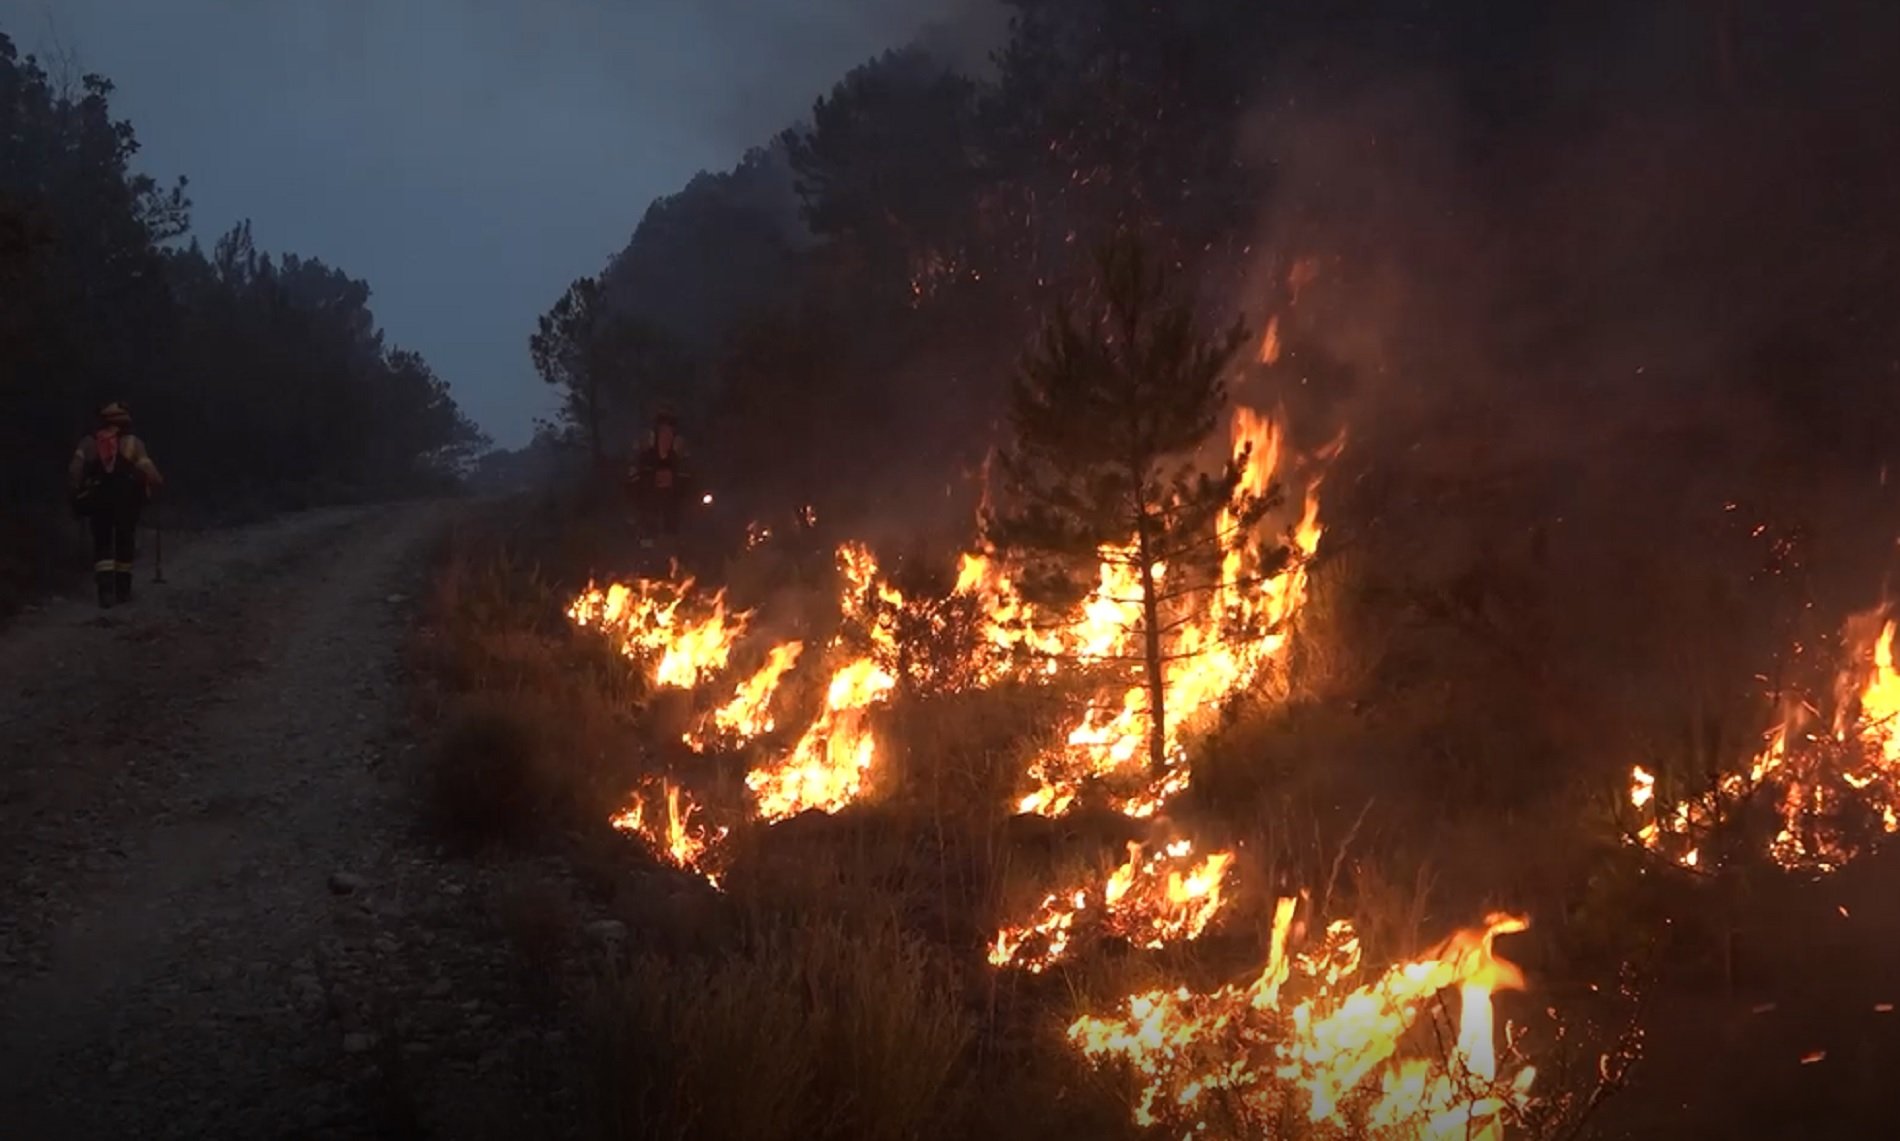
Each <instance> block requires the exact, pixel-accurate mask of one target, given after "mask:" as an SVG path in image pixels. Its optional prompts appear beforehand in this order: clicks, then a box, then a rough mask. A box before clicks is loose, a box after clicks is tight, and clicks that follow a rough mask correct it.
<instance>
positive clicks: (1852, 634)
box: [1629, 605, 1900, 872]
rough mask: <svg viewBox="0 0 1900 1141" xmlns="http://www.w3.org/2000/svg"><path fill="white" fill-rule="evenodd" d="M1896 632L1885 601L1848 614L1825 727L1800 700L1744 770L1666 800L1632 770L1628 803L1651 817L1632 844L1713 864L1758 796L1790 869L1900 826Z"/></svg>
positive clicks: (1849, 855)
mask: <svg viewBox="0 0 1900 1141" xmlns="http://www.w3.org/2000/svg"><path fill="white" fill-rule="evenodd" d="M1894 632H1895V622H1894V620H1893V619H1892V618H1891V617H1890V616H1889V608H1888V607H1886V606H1884V605H1883V606H1880V607H1877V608H1875V609H1874V610H1871V611H1868V612H1866V613H1863V614H1857V615H1854V616H1853V617H1851V618H1849V619H1848V621H1847V626H1846V630H1845V633H1844V636H1843V638H1842V644H1843V645H1844V646H1845V647H1846V648H1847V651H1848V652H1847V657H1848V665H1847V667H1846V668H1845V669H1843V670H1842V671H1841V673H1840V675H1839V677H1838V679H1837V680H1836V683H1835V687H1834V693H1833V694H1832V717H1831V729H1829V730H1828V731H1823V732H1815V731H1812V730H1811V729H1810V728H1809V727H1810V726H1811V725H1812V724H1814V723H1815V722H1816V721H1817V720H1819V718H1818V717H1817V716H1816V715H1815V714H1814V713H1813V711H1812V710H1811V709H1810V708H1809V707H1808V706H1806V705H1801V704H1796V705H1794V706H1792V707H1791V708H1790V710H1789V712H1788V713H1787V714H1786V715H1785V716H1784V717H1783V719H1782V722H1781V724H1779V725H1778V726H1776V727H1775V729H1774V731H1773V732H1772V733H1771V734H1770V735H1769V738H1768V743H1767V745H1766V746H1765V747H1764V748H1763V749H1762V751H1761V752H1760V753H1759V754H1757V755H1756V757H1755V758H1754V760H1753V762H1752V763H1751V764H1750V765H1749V769H1748V772H1747V773H1745V774H1744V773H1728V774H1726V775H1724V776H1721V777H1720V778H1718V779H1717V780H1715V782H1714V783H1713V785H1712V786H1711V787H1710V788H1708V789H1705V790H1703V791H1702V792H1700V793H1698V794H1696V795H1693V796H1690V797H1688V798H1686V799H1684V800H1681V801H1678V802H1676V803H1674V804H1671V805H1668V806H1664V805H1662V804H1660V803H1659V802H1657V800H1656V793H1655V783H1656V779H1655V776H1654V775H1653V774H1652V773H1650V772H1649V771H1648V770H1646V769H1644V768H1642V767H1640V766H1639V767H1637V768H1636V769H1635V770H1633V772H1632V774H1631V782H1630V792H1629V796H1630V803H1631V805H1632V806H1633V807H1634V808H1636V809H1637V810H1638V811H1639V812H1641V813H1643V814H1644V815H1645V816H1646V817H1647V819H1645V820H1644V822H1643V823H1642V825H1641V826H1640V827H1639V829H1638V831H1637V833H1636V836H1635V839H1636V841H1637V842H1638V843H1640V844H1641V845H1642V846H1644V847H1645V848H1648V849H1649V850H1651V851H1653V852H1655V853H1657V854H1658V855H1660V856H1662V857H1664V858H1665V859H1668V860H1671V861H1672V862H1674V863H1676V864H1677V865H1679V866H1681V867H1685V868H1702V867H1708V866H1710V864H1711V861H1710V860H1709V859H1708V857H1707V854H1706V853H1705V849H1706V848H1707V847H1708V844H1709V842H1710V840H1711V839H1712V838H1713V837H1714V835H1715V834H1716V833H1717V832H1718V831H1720V830H1721V829H1723V828H1724V827H1725V826H1726V825H1728V824H1730V823H1731V822H1734V821H1738V820H1741V819H1743V817H1744V809H1746V808H1747V806H1748V805H1750V804H1753V803H1760V804H1763V805H1765V806H1767V808H1768V809H1770V810H1771V811H1772V812H1773V815H1774V817H1775V820H1776V829H1777V830H1776V832H1775V835H1774V837H1773V839H1772V840H1771V841H1769V842H1768V855H1769V857H1770V858H1771V859H1773V860H1774V861H1775V862H1776V863H1778V864H1780V865H1781V866H1783V867H1785V868H1802V869H1809V870H1814V871H1823V872H1825V871H1833V870H1835V869H1837V868H1839V867H1841V866H1843V865H1844V864H1846V863H1847V862H1848V861H1850V860H1852V859H1853V858H1854V857H1856V856H1858V855H1860V854H1862V852H1864V851H1865V850H1866V847H1867V845H1868V843H1869V842H1870V840H1871V839H1872V838H1874V837H1878V836H1880V835H1883V834H1884V835H1891V834H1892V833H1894V832H1896V831H1900V734H1897V733H1896V728H1900V725H1897V723H1896V717H1900V673H1896V671H1895V669H1894V660H1893V641H1894Z"/></svg>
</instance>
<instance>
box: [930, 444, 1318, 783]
mask: <svg viewBox="0 0 1900 1141" xmlns="http://www.w3.org/2000/svg"><path fill="white" fill-rule="evenodd" d="M1231 442H1232V454H1233V455H1234V457H1235V459H1236V462H1237V463H1238V464H1239V466H1240V482H1239V486H1238V489H1237V493H1236V503H1237V504H1239V503H1245V502H1247V501H1249V500H1251V499H1254V498H1257V497H1260V496H1264V495H1266V494H1267V493H1268V492H1269V491H1270V490H1271V488H1272V486H1273V484H1274V480H1275V478H1276V475H1277V473H1278V470H1279V467H1280V461H1281V453H1282V446H1283V440H1282V434H1281V431H1280V429H1279V427H1278V425H1277V424H1276V422H1275V421H1273V420H1271V419H1269V418H1267V417H1266V416H1263V415H1261V414H1260V413H1258V412H1255V411H1254V410H1252V409H1250V408H1245V407H1242V408H1236V409H1235V411H1234V416H1233V421H1232V433H1231ZM1338 446H1339V445H1338V443H1336V444H1335V445H1334V446H1333V448H1332V449H1330V452H1336V451H1337V447H1338ZM1329 454H1330V453H1329ZM1319 488H1320V481H1319V480H1318V479H1314V480H1313V481H1312V482H1311V483H1310V484H1309V485H1308V487H1307V491H1306V498H1305V504H1304V509H1303V511H1302V513H1301V516H1300V518H1299V520H1298V521H1297V522H1296V523H1295V524H1294V525H1293V527H1292V528H1291V530H1290V532H1289V533H1288V534H1287V536H1286V542H1287V546H1288V548H1289V550H1290V554H1291V557H1290V558H1289V559H1288V560H1287V561H1286V563H1285V565H1284V566H1281V567H1279V568H1277V569H1273V570H1271V571H1269V568H1268V567H1266V566H1263V565H1262V564H1261V554H1262V551H1261V548H1262V546H1263V544H1262V543H1261V542H1260V541H1259V540H1260V539H1261V538H1263V536H1261V535H1257V534H1249V533H1245V524H1246V520H1245V518H1244V516H1243V515H1242V514H1241V512H1240V511H1239V510H1236V509H1235V508H1234V507H1232V506H1230V507H1229V508H1228V509H1226V510H1224V511H1222V512H1221V514H1220V516H1219V518H1218V520H1217V524H1216V525H1217V527H1218V534H1219V537H1220V539H1221V545H1222V548H1223V552H1224V553H1223V555H1222V559H1221V564H1220V570H1219V578H1218V581H1217V582H1215V583H1214V584H1213V587H1212V589H1211V590H1210V591H1207V592H1203V593H1202V594H1200V595H1199V596H1197V597H1194V598H1191V599H1190V600H1189V603H1190V604H1191V605H1195V604H1197V605H1198V608H1197V609H1192V610H1189V611H1188V612H1186V613H1182V614H1170V615H1167V616H1166V617H1167V620H1168V621H1169V623H1170V625H1171V626H1172V627H1173V633H1172V635H1171V636H1172V639H1173V644H1172V645H1171V646H1170V647H1169V650H1168V653H1167V658H1168V659H1169V660H1168V663H1167V670H1166V673H1165V674H1164V678H1163V687H1162V689H1163V703H1164V707H1165V710H1166V721H1167V724H1166V725H1165V726H1164V727H1163V735H1164V738H1165V740H1166V748H1165V754H1166V759H1167V765H1166V768H1165V770H1164V771H1163V772H1161V773H1158V774H1147V775H1146V776H1145V781H1144V783H1143V786H1142V787H1141V788H1140V789H1139V790H1138V791H1135V792H1133V793H1122V794H1119V795H1115V796H1112V797H1111V803H1113V804H1114V806H1115V807H1116V808H1117V809H1118V810H1119V811H1121V812H1123V813H1125V814H1127V815H1129V816H1133V817H1137V818H1144V817H1148V816H1152V815H1154V813H1155V812H1157V811H1158V810H1159V808H1160V807H1161V805H1163V804H1165V803H1166V802H1167V801H1168V800H1169V799H1170V798H1172V797H1174V796H1176V795H1178V794H1179V793H1180V792H1182V791H1183V790H1185V789H1186V788H1187V784H1188V774H1187V769H1186V767H1185V765H1183V764H1182V762H1183V760H1184V759H1185V755H1186V754H1185V749H1184V746H1183V740H1182V737H1183V731H1184V729H1185V728H1186V727H1187V726H1189V725H1191V724H1193V723H1194V722H1195V721H1197V720H1198V719H1201V718H1204V717H1205V716H1206V715H1208V714H1209V713H1211V712H1213V711H1214V710H1216V709H1218V708H1219V707H1220V705H1221V704H1223V703H1224V702H1226V701H1227V700H1228V699H1229V698H1231V697H1232V696H1233V695H1235V694H1237V693H1240V692H1242V691H1244V690H1246V689H1248V688H1249V687H1251V686H1252V685H1253V684H1254V683H1255V681H1257V680H1258V678H1259V676H1260V673H1261V671H1262V670H1263V669H1264V668H1265V667H1267V666H1268V665H1269V664H1270V663H1272V662H1274V661H1276V660H1278V659H1280V658H1281V657H1282V656H1283V655H1284V652H1285V650H1286V647H1287V631H1288V627H1289V622H1290V619H1291V618H1292V617H1293V615H1294V614H1295V613H1296V612H1297V611H1298V609H1299V607H1300V605H1301V603H1302V602H1304V601H1305V597H1306V578H1307V567H1308V564H1309V562H1310V561H1311V559H1312V556H1313V554H1314V552H1315V551H1317V550H1318V548H1319V541H1320V537H1321V535H1322V534H1323V531H1322V528H1321V526H1320V522H1319ZM1139 569H1140V564H1139V560H1138V559H1137V558H1136V557H1135V546H1134V544H1133V543H1132V542H1131V543H1129V544H1127V545H1124V546H1120V547H1109V548H1104V550H1103V551H1102V557H1101V566H1100V571H1099V580H1098V585H1097V586H1096V589H1095V591H1094V592H1093V593H1092V594H1091V595H1090V596H1089V598H1088V600H1087V602H1086V603H1085V604H1084V606H1083V608H1082V612H1081V615H1080V617H1079V618H1077V619H1076V620H1074V621H1073V622H1072V623H1070V624H1069V625H1067V626H1066V627H1056V628H1054V629H1050V628H1048V627H1047V626H1046V625H1045V626H1041V627H1038V626H1037V625H1036V624H1035V619H1036V617H1037V616H1036V615H1035V614H1034V613H1033V610H1032V608H1029V607H1028V606H1027V605H1026V604H1024V603H1022V602H1021V600H1020V599H1017V598H1015V597H1013V592H1011V591H1010V590H1009V584H1008V579H1007V577H1006V576H1004V575H1002V574H1000V573H998V572H997V571H996V570H995V569H994V568H993V567H991V566H990V565H989V564H988V563H987V561H982V560H975V559H966V560H965V563H964V565H963V567H962V568H961V574H960V575H959V588H960V589H963V588H966V587H970V588H978V589H986V590H987V591H988V592H989V595H988V596H989V598H990V600H991V613H992V627H993V630H994V631H996V633H995V634H993V635H992V639H991V640H992V642H999V641H1000V642H1002V643H1003V644H1005V645H1006V646H1008V648H1011V649H1015V648H1017V647H1018V646H1021V645H1024V644H1027V648H1029V649H1030V650H1032V651H1033V652H1034V653H1035V654H1038V655H1042V656H1044V657H1045V658H1057V657H1060V658H1070V659H1075V660H1077V661H1078V662H1081V663H1085V664H1086V663H1090V662H1097V661H1108V660H1115V659H1123V660H1126V659H1139V657H1140V645H1139V629H1140V623H1141V601H1140V600H1141V589H1140V574H1139ZM1154 573H1155V576H1156V577H1157V578H1160V579H1165V577H1166V574H1167V568H1166V567H1165V566H1162V565H1159V564H1157V565H1156V566H1155V567H1154ZM1025 619H1027V623H1025ZM1025 624H1027V625H1028V627H1029V629H1030V630H1032V631H1035V633H1033V634H1031V635H1019V636H1018V640H1017V641H1015V642H1011V640H1010V639H1011V632H1012V631H1019V630H1021V629H1022V628H1023V627H1024V625H1025ZM1050 664H1053V662H1051V663H1050ZM1148 705H1149V700H1148V695H1147V690H1146V687H1145V686H1144V685H1130V686H1127V687H1124V688H1122V689H1120V690H1118V691H1111V692H1108V693H1104V694H1102V695H1100V696H1099V697H1097V698H1096V699H1095V700H1094V701H1092V702H1090V703H1089V706H1088V708H1087V710H1086V711H1085V712H1084V713H1083V714H1082V716H1081V718H1080V720H1079V721H1078V722H1077V724H1076V725H1075V726H1074V727H1073V728H1071V730H1070V731H1069V733H1068V734H1067V736H1066V739H1065V745H1064V747H1063V748H1061V749H1059V750H1056V751H1053V752H1051V753H1048V754H1045V755H1043V756H1039V757H1036V758H1034V759H1033V760H1032V761H1031V763H1030V766H1029V771H1028V776H1029V781H1030V785H1031V787H1030V789H1029V791H1027V792H1026V793H1024V794H1023V795H1022V797H1021V799H1020V800H1019V801H1018V804H1017V809H1018V811H1020V812H1025V813H1036V814H1039V815H1045V816H1055V815H1060V814H1062V813H1064V812H1066V811H1068V809H1069V808H1070V807H1071V806H1072V805H1073V804H1074V803H1075V801H1076V799H1077V797H1078V796H1079V795H1080V793H1081V790H1082V788H1083V786H1084V785H1086V784H1087V783H1089V782H1090V781H1092V780H1100V779H1102V778H1113V777H1118V776H1119V777H1120V778H1122V779H1123V780H1124V781H1126V780H1127V779H1128V778H1130V777H1131V776H1139V775H1141V774H1140V771H1139V770H1141V769H1143V768H1145V766H1144V765H1142V764H1141V763H1140V762H1141V761H1142V759H1143V757H1144V755H1145V752H1146V746H1147V728H1148V724H1149V720H1148V719H1149V717H1150V715H1151V713H1150V710H1149V708H1148Z"/></svg>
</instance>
